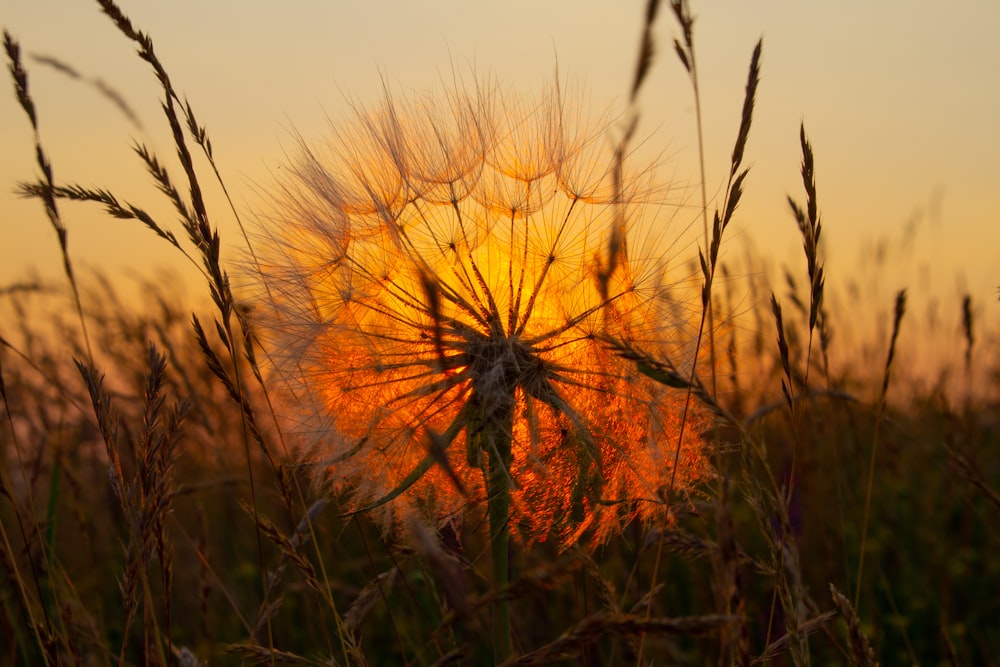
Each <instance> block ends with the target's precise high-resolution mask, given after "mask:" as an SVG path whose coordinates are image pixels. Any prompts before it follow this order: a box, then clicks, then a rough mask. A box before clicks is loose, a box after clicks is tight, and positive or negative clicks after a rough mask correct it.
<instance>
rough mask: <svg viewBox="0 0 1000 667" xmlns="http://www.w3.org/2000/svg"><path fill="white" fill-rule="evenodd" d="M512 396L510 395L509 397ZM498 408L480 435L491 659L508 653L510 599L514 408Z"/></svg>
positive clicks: (500, 658) (501, 659) (499, 660)
mask: <svg viewBox="0 0 1000 667" xmlns="http://www.w3.org/2000/svg"><path fill="white" fill-rule="evenodd" d="M512 398H513V397H512ZM513 403H514V402H513V400H511V402H510V407H508V408H500V409H499V410H497V411H496V412H495V413H494V414H493V415H491V416H490V417H489V418H488V422H487V423H486V424H485V425H484V428H483V430H482V432H481V433H480V438H481V439H482V440H481V442H482V445H483V447H482V451H485V452H486V453H487V461H488V462H487V473H486V492H487V500H486V511H487V515H488V517H489V523H490V556H491V558H492V561H493V586H494V588H495V589H496V590H497V591H498V592H499V596H498V598H497V600H496V602H495V603H494V605H493V659H494V662H495V663H496V664H501V663H503V662H505V661H506V660H507V659H508V658H509V657H510V656H511V653H512V650H513V649H512V642H511V628H510V600H508V599H507V595H506V591H505V590H503V589H505V588H506V586H507V583H508V582H509V581H510V463H511V445H512V440H513V426H514V409H513Z"/></svg>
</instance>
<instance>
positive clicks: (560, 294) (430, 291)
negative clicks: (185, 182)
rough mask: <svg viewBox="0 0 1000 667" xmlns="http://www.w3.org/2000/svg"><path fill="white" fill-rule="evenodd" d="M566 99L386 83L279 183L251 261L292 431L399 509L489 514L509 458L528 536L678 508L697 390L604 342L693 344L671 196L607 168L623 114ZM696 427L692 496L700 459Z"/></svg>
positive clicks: (371, 496)
mask: <svg viewBox="0 0 1000 667" xmlns="http://www.w3.org/2000/svg"><path fill="white" fill-rule="evenodd" d="M571 97H572V96H571V95H569V94H567V93H566V91H564V90H563V89H562V88H561V87H560V86H558V85H554V86H552V87H551V88H549V89H548V90H546V92H545V93H544V94H543V95H541V96H539V97H538V98H537V99H533V98H528V97H522V96H518V95H515V94H514V93H512V92H510V91H508V90H506V89H503V88H501V87H500V86H498V85H497V84H495V83H493V82H489V83H485V84H475V85H471V86H468V87H462V86H456V87H454V88H453V89H450V90H447V91H445V92H444V93H440V94H429V93H428V94H411V95H408V96H401V97H395V96H393V95H392V94H390V93H387V94H386V96H385V99H384V100H383V101H382V102H381V103H380V104H379V105H377V106H374V107H372V108H370V109H359V110H357V116H356V118H355V119H354V122H353V123H350V124H347V125H344V126H341V127H339V128H338V129H337V130H336V131H335V133H334V136H333V138H332V140H331V141H329V142H328V143H326V144H324V145H322V146H316V145H311V144H307V143H306V142H304V141H303V142H302V145H301V146H300V151H299V154H298V156H297V158H296V159H295V160H294V161H293V163H292V165H291V168H290V169H289V170H287V173H288V174H289V176H288V177H287V178H286V179H285V180H283V181H281V182H280V183H278V184H277V185H276V186H275V189H274V191H273V192H274V203H275V205H274V207H273V212H272V213H271V214H270V215H268V216H266V217H263V218H262V225H261V236H262V239H263V243H261V244H259V246H260V247H259V248H258V254H259V255H260V259H259V261H258V264H257V267H256V271H257V272H258V275H259V278H260V280H261V284H262V286H263V289H262V291H261V294H262V296H261V300H262V302H263V303H262V307H261V308H260V309H259V311H260V315H261V320H260V322H259V329H260V330H261V332H262V339H263V342H264V345H265V348H266V350H267V351H268V357H269V359H270V360H271V362H272V366H273V368H272V373H273V375H274V377H275V378H276V379H277V380H278V385H279V386H280V387H281V388H282V391H281V396H280V401H281V410H280V413H281V417H282V420H283V421H284V422H285V423H284V424H283V427H284V429H285V432H286V434H291V435H293V436H295V437H296V438H297V441H298V443H299V444H300V449H301V451H302V452H303V455H304V456H308V457H309V460H310V461H311V462H312V463H313V464H315V466H316V468H317V470H319V471H321V472H320V473H318V478H319V479H321V480H322V482H323V483H324V484H328V485H330V486H331V488H332V489H333V490H334V491H336V492H342V493H344V494H345V495H346V497H347V498H348V502H349V503H350V504H351V506H352V507H353V508H355V509H360V508H365V507H369V506H372V505H375V506H376V507H375V508H374V510H373V511H374V512H375V513H376V514H377V516H378V517H379V518H380V519H381V520H383V521H384V522H385V523H386V525H394V524H398V522H399V521H401V520H402V518H403V517H404V515H407V514H411V513H413V512H419V513H421V514H422V515H423V516H425V517H426V518H429V519H431V520H442V518H443V517H454V516H455V515H456V513H458V512H460V511H462V510H464V509H467V508H468V507H470V506H472V507H475V506H477V505H478V506H481V505H482V503H483V501H484V497H485V490H484V489H485V484H484V481H483V477H484V473H483V468H484V466H485V464H486V463H487V462H490V461H494V462H495V461H497V460H502V461H503V465H504V466H506V473H507V477H508V479H509V485H510V487H511V489H512V496H511V497H512V509H511V512H512V514H511V517H510V519H511V525H512V527H513V530H514V532H515V534H518V535H520V536H521V537H523V538H524V539H526V540H532V539H546V538H548V537H553V536H554V537H557V538H558V539H560V540H563V541H564V543H570V542H573V541H575V540H577V539H579V538H580V537H581V536H582V535H584V534H588V535H589V536H590V537H591V539H593V540H595V541H599V540H601V539H604V538H605V537H607V536H608V535H609V534H610V533H611V532H612V531H614V530H616V529H617V528H619V527H620V526H621V525H622V524H623V523H624V522H627V521H629V520H632V519H634V518H636V517H641V518H644V519H647V520H666V519H667V518H668V510H667V506H666V504H665V503H664V502H663V500H662V496H663V494H664V489H665V486H666V484H667V482H668V480H670V479H671V475H672V472H673V471H672V466H673V452H674V448H675V447H676V446H677V437H678V436H677V433H678V421H679V419H680V416H679V414H680V406H681V401H682V400H683V396H678V395H676V394H672V393H671V390H669V389H668V388H665V387H662V386H658V385H655V384H653V383H651V382H650V381H649V380H648V379H646V378H644V376H642V375H640V374H638V373H637V372H636V371H635V369H634V367H633V366H631V365H630V364H629V363H628V362H625V361H623V360H621V359H619V358H617V357H615V356H613V355H612V354H611V353H610V352H608V351H607V350H606V349H605V348H604V347H603V346H602V344H601V343H600V340H601V338H602V337H603V336H608V335H611V336H615V337H619V338H622V339H626V340H631V341H638V342H640V343H641V344H642V345H647V344H648V345H653V346H656V348H657V349H660V347H661V346H663V345H665V344H667V343H670V344H671V345H672V346H673V349H674V350H677V349H682V348H683V345H684V340H683V339H684V334H685V333H686V331H687V330H686V326H687V325H688V322H684V321H682V320H678V318H677V315H676V312H675V311H674V310H672V309H671V308H668V307H667V306H666V304H667V303H674V302H676V296H674V297H671V299H668V298H667V297H666V296H665V292H666V291H668V290H670V289H672V288H673V286H672V285H671V282H670V280H669V276H668V272H667V270H666V262H665V258H666V257H667V254H668V251H669V246H668V245H666V244H664V243H662V241H663V239H664V237H665V236H666V234H667V231H666V230H667V228H668V224H667V223H668V222H669V219H668V218H664V217H663V215H662V213H663V211H664V210H666V209H665V208H664V207H663V206H660V205H658V204H660V203H662V202H661V200H662V196H663V193H664V189H663V188H659V187H657V186H656V184H655V178H654V173H653V171H652V170H651V169H649V168H648V167H641V168H637V169H632V168H631V167H630V166H629V165H630V164H631V163H626V164H624V165H623V167H624V169H623V173H624V174H626V176H625V178H622V179H620V180H618V179H616V178H614V177H613V176H614V170H615V169H616V168H617V167H616V164H615V162H614V160H613V150H612V148H611V146H610V142H609V140H608V138H607V130H608V127H609V124H608V122H607V121H606V120H602V121H598V122H594V123H591V122H589V121H587V119H586V118H585V117H583V115H582V114H581V113H580V105H579V103H577V102H574V101H572V100H571ZM616 183H618V186H616V185H615V184H616ZM651 230H652V231H651ZM699 419H703V418H701V417H698V416H696V417H695V418H694V421H695V422H696V424H695V427H694V428H689V430H688V432H689V433H691V434H692V435H691V436H690V437H688V438H687V440H686V441H685V442H684V443H682V444H681V447H682V456H681V458H680V463H679V465H680V466H682V470H680V471H678V475H677V479H678V480H680V481H679V484H678V487H679V488H680V489H682V490H685V489H686V490H690V489H692V488H694V486H695V485H696V484H697V483H698V482H699V480H701V479H702V478H703V477H704V476H706V475H708V474H709V468H708V465H707V463H706V460H705V457H704V455H703V452H702V444H701V441H700V440H699V438H698V437H697V433H698V428H697V422H698V420H699ZM497 433H501V434H505V435H504V437H502V438H500V441H498V440H497V439H496V438H494V437H492V436H490V434H493V435H495V434H497ZM497 442H501V444H499V445H498V444H497ZM503 442H506V443H509V444H508V445H503V444H502V443H503ZM504 446H507V447H509V449H510V451H509V452H506V453H504V452H501V451H500V449H502V448H503V447H504ZM386 499H391V500H387V501H386V502H382V501H385V500H386Z"/></svg>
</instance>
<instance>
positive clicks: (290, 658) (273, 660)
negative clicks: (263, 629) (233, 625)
mask: <svg viewBox="0 0 1000 667" xmlns="http://www.w3.org/2000/svg"><path fill="white" fill-rule="evenodd" d="M225 651H226V653H228V654H230V655H236V656H239V657H240V659H241V660H245V661H247V662H249V663H250V664H252V665H275V664H277V665H311V664H316V661H315V660H310V659H309V658H303V657H302V656H301V655H296V654H294V653H290V652H289V651H279V650H278V649H276V648H268V647H266V646H260V645H259V644H251V643H248V642H247V643H243V644H229V645H228V646H226V647H225Z"/></svg>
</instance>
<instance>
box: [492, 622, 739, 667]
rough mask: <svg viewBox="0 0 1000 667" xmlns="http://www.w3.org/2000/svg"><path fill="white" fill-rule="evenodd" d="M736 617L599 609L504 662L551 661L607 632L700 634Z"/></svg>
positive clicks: (615, 633) (723, 625)
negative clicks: (649, 614)
mask: <svg viewBox="0 0 1000 667" xmlns="http://www.w3.org/2000/svg"><path fill="white" fill-rule="evenodd" d="M738 620H739V619H738V618H737V617H736V616H725V615H721V614H708V615H705V616H689V617H684V618H641V617H638V616H631V615H625V614H613V613H608V612H598V613H596V614H591V615H590V616H588V617H586V618H585V619H583V620H582V621H580V622H579V623H577V624H576V625H575V626H573V627H572V628H570V629H569V630H567V631H566V632H564V633H563V634H562V635H561V636H560V637H559V638H558V639H556V640H555V641H554V642H552V643H550V644H546V645H545V646H543V647H542V648H540V649H537V650H535V651H532V652H530V653H526V654H524V655H522V656H521V657H519V658H517V659H514V660H511V661H509V662H507V663H504V664H507V665H544V664H549V663H550V662H552V661H553V660H558V659H566V658H571V657H572V656H574V655H576V654H577V652H578V651H579V650H580V649H581V648H583V647H584V646H586V645H588V644H591V643H593V642H595V641H597V640H599V639H602V638H604V637H607V636H608V635H617V636H623V637H629V636H636V635H643V634H645V635H675V636H682V637H701V636H704V635H707V634H711V633H713V632H717V631H718V630H719V629H720V628H723V627H725V626H726V625H729V624H731V623H736V622H737V621H738Z"/></svg>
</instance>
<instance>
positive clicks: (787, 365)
mask: <svg viewBox="0 0 1000 667" xmlns="http://www.w3.org/2000/svg"><path fill="white" fill-rule="evenodd" d="M771 312H772V313H774V324H775V326H776V327H777V329H778V355H779V357H780V358H781V370H782V371H783V372H784V374H785V377H784V378H782V380H781V395H782V396H784V397H785V404H786V405H787V406H788V409H789V410H792V411H794V410H795V403H794V402H793V400H792V365H791V360H790V359H789V355H788V339H786V338H785V323H784V320H783V319H782V316H781V305H780V304H779V303H778V299H777V298H775V296H774V294H771Z"/></svg>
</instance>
